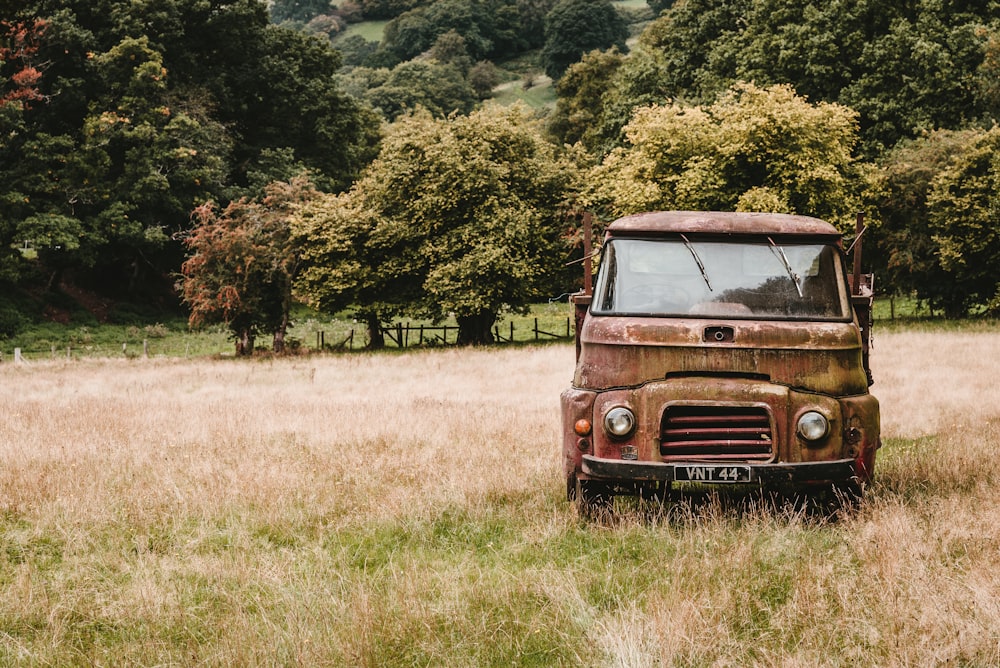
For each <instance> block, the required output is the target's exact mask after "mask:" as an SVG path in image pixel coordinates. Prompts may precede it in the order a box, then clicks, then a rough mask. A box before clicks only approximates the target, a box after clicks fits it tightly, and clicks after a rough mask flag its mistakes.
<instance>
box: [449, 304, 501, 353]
mask: <svg viewBox="0 0 1000 668" xmlns="http://www.w3.org/2000/svg"><path fill="white" fill-rule="evenodd" d="M455 319H456V320H457V321H458V345H460V346H486V345H490V344H492V343H493V325H494V323H496V321H497V314H496V313H493V312H492V311H485V310H483V311H478V312H477V313H476V314H475V315H460V316H458V317H456V318H455Z"/></svg>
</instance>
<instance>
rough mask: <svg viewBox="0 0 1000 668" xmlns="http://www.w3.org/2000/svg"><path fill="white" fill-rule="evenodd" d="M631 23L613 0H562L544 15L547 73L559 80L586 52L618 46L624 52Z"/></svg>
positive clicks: (544, 48)
mask: <svg viewBox="0 0 1000 668" xmlns="http://www.w3.org/2000/svg"><path fill="white" fill-rule="evenodd" d="M627 38H628V26H627V25H625V21H624V19H622V17H621V16H620V15H619V14H618V11H617V10H616V9H615V7H614V5H612V4H611V2H610V0H560V1H559V2H558V3H557V4H556V5H555V7H553V8H552V11H550V12H549V13H548V15H547V16H546V17H545V46H544V47H543V49H542V63H543V64H544V66H545V73H546V74H548V75H549V76H550V77H552V78H553V79H558V78H559V77H561V76H562V74H563V72H565V71H566V69H567V68H568V67H569V66H570V65H572V64H573V63H575V62H577V61H578V60H580V58H582V57H583V54H585V53H587V52H588V51H593V50H595V49H598V50H604V49H610V48H611V47H617V48H618V50H619V51H621V52H623V53H624V52H625V51H627V50H628V48H627V47H626V46H625V40H626V39H627Z"/></svg>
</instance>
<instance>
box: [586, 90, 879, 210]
mask: <svg viewBox="0 0 1000 668" xmlns="http://www.w3.org/2000/svg"><path fill="white" fill-rule="evenodd" d="M625 131H626V136H627V145H626V146H625V147H622V148H618V149H615V150H614V151H612V152H611V153H610V154H608V156H607V157H606V158H605V159H604V161H603V163H602V164H601V165H599V166H598V167H596V168H595V169H594V170H593V172H592V174H591V176H590V178H589V179H588V183H589V184H590V192H591V203H592V204H593V205H596V206H598V207H600V209H601V210H604V211H606V212H607V215H608V217H615V216H620V215H624V214H629V213H638V212H641V211H653V210H664V209H689V210H725V211H778V212H785V213H808V214H811V215H816V216H818V217H821V218H824V219H827V220H830V221H832V222H838V221H839V222H846V221H847V220H849V219H850V218H851V216H852V215H853V213H854V212H855V211H857V206H858V203H859V202H858V198H857V195H856V193H857V192H858V191H859V186H860V178H861V173H860V171H859V170H858V168H857V165H856V164H855V161H854V159H853V157H852V153H851V151H852V149H853V147H854V144H855V143H856V141H857V127H856V117H855V114H854V112H852V111H851V110H849V109H846V108H844V107H840V106H838V105H832V104H822V103H821V104H818V105H811V104H809V103H808V102H807V101H806V100H805V99H803V98H801V97H797V96H796V95H795V93H794V91H792V90H791V88H789V87H788V86H773V87H770V88H765V89H761V88H757V87H756V86H754V85H752V84H744V85H741V86H738V87H735V88H733V89H732V90H730V91H728V92H727V93H725V94H723V95H722V96H720V98H719V99H718V100H717V101H716V102H715V103H714V104H712V105H710V106H706V107H692V106H685V105H682V104H678V103H675V104H670V105H663V106H656V105H654V106H650V107H646V108H643V109H639V110H637V111H636V113H635V116H634V117H633V119H632V122H631V123H629V125H628V126H626V129H625Z"/></svg>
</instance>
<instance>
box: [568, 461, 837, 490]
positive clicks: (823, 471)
mask: <svg viewBox="0 0 1000 668" xmlns="http://www.w3.org/2000/svg"><path fill="white" fill-rule="evenodd" d="M705 465H709V466H727V465H728V466H748V467H749V468H750V480H749V482H750V483H760V484H781V483H792V484H795V483H798V484H804V483H812V482H840V481H849V480H852V479H854V478H856V477H857V474H856V472H855V468H854V467H855V461H854V460H853V459H837V460H833V461H825V462H801V463H798V462H797V463H778V464H762V463H759V462H755V463H748V462H747V463H744V462H710V463H709V462H670V463H662V462H637V461H621V460H619V459H602V458H600V457H594V456H593V455H583V462H582V466H581V469H582V471H583V473H584V474H585V475H586V477H587V478H588V479H590V480H601V481H605V482H618V481H621V482H636V481H648V482H654V481H665V482H673V481H674V480H675V479H676V478H675V474H674V471H675V468H677V467H692V466H694V467H697V466H705ZM685 482H687V480H685ZM718 484H724V483H718Z"/></svg>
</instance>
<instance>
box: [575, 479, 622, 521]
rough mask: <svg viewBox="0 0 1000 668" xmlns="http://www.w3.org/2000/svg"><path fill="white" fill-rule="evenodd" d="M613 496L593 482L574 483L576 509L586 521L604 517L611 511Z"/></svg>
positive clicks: (603, 485)
mask: <svg viewBox="0 0 1000 668" xmlns="http://www.w3.org/2000/svg"><path fill="white" fill-rule="evenodd" d="M614 498H615V497H614V494H612V493H611V490H610V488H609V487H608V486H607V485H605V484H603V483H599V482H596V481H594V480H577V481H576V507H577V510H578V512H579V513H580V515H581V516H582V517H586V518H588V519H594V518H599V517H601V516H606V515H607V514H608V513H609V512H610V511H611V504H612V502H613V501H614Z"/></svg>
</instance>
